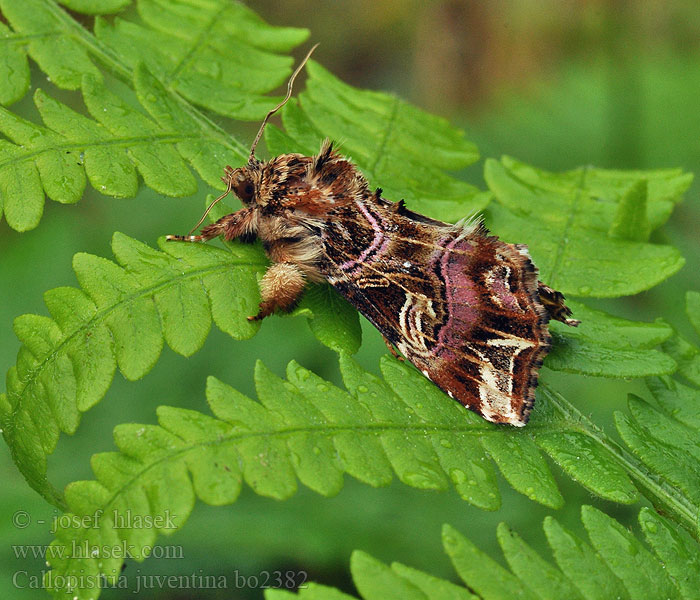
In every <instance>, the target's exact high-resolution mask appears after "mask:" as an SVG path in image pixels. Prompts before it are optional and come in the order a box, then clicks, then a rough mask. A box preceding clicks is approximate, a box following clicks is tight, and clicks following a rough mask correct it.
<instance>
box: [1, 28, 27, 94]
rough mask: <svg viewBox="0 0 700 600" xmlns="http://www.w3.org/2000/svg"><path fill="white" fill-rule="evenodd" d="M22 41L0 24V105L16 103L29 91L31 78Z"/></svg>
mask: <svg viewBox="0 0 700 600" xmlns="http://www.w3.org/2000/svg"><path fill="white" fill-rule="evenodd" d="M23 41H24V40H23V39H22V37H21V36H17V35H15V34H14V33H13V32H12V30H11V29H10V28H9V27H8V26H7V25H5V24H4V23H1V22H0V81H2V82H3V85H2V86H0V105H3V106H7V105H9V104H13V103H14V102H17V100H19V99H20V98H22V97H23V96H24V95H25V94H26V93H27V90H29V85H30V83H31V76H30V73H29V63H28V61H27V55H26V53H25V52H24V50H23V49H22V43H23Z"/></svg>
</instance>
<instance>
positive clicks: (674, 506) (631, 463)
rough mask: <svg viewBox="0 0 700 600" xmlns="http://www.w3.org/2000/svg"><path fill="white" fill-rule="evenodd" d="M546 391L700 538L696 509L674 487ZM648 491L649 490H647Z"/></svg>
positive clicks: (650, 495) (658, 505)
mask: <svg viewBox="0 0 700 600" xmlns="http://www.w3.org/2000/svg"><path fill="white" fill-rule="evenodd" d="M541 387H542V390H543V392H544V393H545V394H546V395H547V397H548V399H549V400H550V401H551V402H552V404H553V405H554V406H555V407H556V408H557V410H558V411H559V412H560V413H561V414H562V416H564V417H565V418H566V419H567V420H568V421H569V422H570V423H571V424H572V425H574V424H576V423H578V424H579V425H580V426H579V431H580V433H582V434H584V435H586V436H587V437H589V438H590V439H591V440H593V441H594V442H595V443H596V444H598V445H599V446H600V447H602V448H604V449H605V450H606V451H607V452H608V453H609V454H610V456H611V458H612V459H613V460H615V462H617V464H619V465H620V466H621V467H622V468H623V469H624V470H625V471H626V472H627V473H628V474H629V475H630V477H632V478H633V479H634V480H635V481H636V482H637V483H638V484H639V486H640V487H641V488H643V489H642V490H641V491H642V493H644V495H645V496H647V498H648V499H649V500H650V501H651V503H652V504H653V505H654V506H655V507H656V509H657V510H658V511H659V512H662V511H663V509H662V507H665V508H666V509H668V510H669V511H671V512H673V513H674V515H675V518H676V520H677V521H678V522H679V523H681V524H682V525H683V527H685V528H686V529H687V530H688V531H689V532H690V534H691V535H692V536H693V537H694V538H695V539H698V541H700V536H699V535H698V519H697V509H696V507H694V506H693V504H692V503H691V502H690V501H689V499H688V498H686V497H685V496H683V495H682V494H681V493H680V492H679V491H678V490H677V489H676V488H675V487H673V486H672V485H670V484H669V483H668V482H667V481H665V480H664V479H663V478H661V477H659V476H658V475H657V474H655V473H653V472H652V471H650V470H649V468H648V467H647V466H646V465H645V464H644V463H643V462H642V461H640V460H639V459H638V458H637V457H636V456H634V455H633V454H631V453H630V452H628V451H627V450H626V449H625V448H624V447H623V446H621V445H620V444H618V443H617V442H615V441H614V440H612V439H611V438H610V437H608V436H607V435H606V434H605V432H604V431H603V430H602V429H601V428H600V427H598V426H597V425H596V424H595V423H593V421H591V420H590V419H588V418H587V417H586V416H584V415H583V413H581V411H579V410H578V409H577V408H576V407H575V406H574V405H573V404H571V403H570V402H569V401H568V400H567V399H566V398H565V397H564V396H562V395H561V394H560V393H559V392H557V391H556V390H554V389H552V388H551V387H550V386H548V385H546V384H543V385H542V386H541ZM645 492H646V493H645Z"/></svg>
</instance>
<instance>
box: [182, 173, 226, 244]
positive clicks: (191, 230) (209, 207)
mask: <svg viewBox="0 0 700 600" xmlns="http://www.w3.org/2000/svg"><path fill="white" fill-rule="evenodd" d="M232 186H233V178H232V177H229V178H228V183H227V184H226V191H225V192H224V193H223V194H221V196H219V197H218V198H217V199H216V200H214V201H213V202H212V203H211V204H210V205H209V206H207V210H205V211H204V214H203V215H202V218H201V219H200V220H199V221H197V224H196V225H195V226H194V227H193V228H192V229H190V232H189V233H188V234H187V235H192V232H193V231H196V230H197V229H198V228H199V226H200V225H201V224H202V223H203V222H204V219H206V218H207V215H208V214H209V211H210V210H211V209H212V208H214V205H215V204H216V203H217V202H219V201H220V200H223V199H224V198H226V196H228V195H229V194H230V193H231V187H232Z"/></svg>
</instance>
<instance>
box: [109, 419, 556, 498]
mask: <svg viewBox="0 0 700 600" xmlns="http://www.w3.org/2000/svg"><path fill="white" fill-rule="evenodd" d="M266 410H267V409H266ZM223 422H225V421H223ZM542 430H543V431H548V432H550V431H561V432H566V431H569V428H568V427H562V428H559V427H552V425H551V424H547V426H546V427H542ZM166 431H167V430H166ZM407 431H408V432H411V433H413V434H414V435H417V434H421V435H423V436H424V437H427V436H428V435H430V434H440V433H451V434H459V435H464V434H467V435H478V436H480V437H483V436H487V435H500V431H499V430H498V429H495V428H492V427H491V426H488V425H480V424H470V425H469V426H464V425H447V424H444V425H428V424H426V423H423V424H414V423H399V424H393V423H369V424H367V425H361V426H352V425H335V424H329V423H319V424H317V425H316V424H314V425H307V426H292V427H287V428H281V429H276V430H274V431H247V432H235V433H233V434H231V435H228V436H224V437H222V436H219V437H217V438H216V439H212V440H206V441H198V442H194V443H190V444H189V445H186V446H184V445H183V446H181V447H179V448H178V449H177V450H175V451H173V452H168V453H167V454H164V455H163V456H162V457H160V458H158V459H157V460H155V461H153V462H149V463H148V464H144V465H143V468H142V469H141V470H139V472H138V473H136V474H135V475H134V476H133V477H131V478H130V479H128V480H127V481H126V482H125V483H124V484H123V485H121V486H120V487H119V489H118V491H115V492H114V493H113V494H112V496H111V497H110V498H109V500H108V501H107V502H106V503H105V505H104V506H105V508H109V507H110V506H111V505H112V503H113V502H114V501H115V500H116V499H117V498H118V497H119V496H120V495H121V494H122V492H123V491H124V490H127V489H128V488H129V487H131V486H132V485H137V484H138V481H139V479H141V478H142V477H144V475H145V474H146V473H148V471H150V470H151V469H153V468H155V467H157V466H159V465H161V464H163V463H164V462H169V461H173V462H175V461H177V460H178V459H179V457H180V456H181V455H183V454H186V453H188V452H190V451H193V450H199V449H201V448H206V447H209V446H218V445H222V444H225V443H229V442H240V441H245V440H249V439H262V438H284V437H287V436H292V435H296V434H301V433H308V434H317V435H318V434H328V436H327V437H331V438H332V437H334V435H338V434H341V433H348V434H351V433H352V434H373V435H377V436H379V435H381V434H382V433H406V432H407ZM329 432H332V433H329ZM169 433H170V432H169ZM172 435H175V434H172ZM176 437H177V436H176ZM243 458H244V459H245V457H243ZM142 464H143V463H142ZM343 472H344V473H345V471H344V470H343Z"/></svg>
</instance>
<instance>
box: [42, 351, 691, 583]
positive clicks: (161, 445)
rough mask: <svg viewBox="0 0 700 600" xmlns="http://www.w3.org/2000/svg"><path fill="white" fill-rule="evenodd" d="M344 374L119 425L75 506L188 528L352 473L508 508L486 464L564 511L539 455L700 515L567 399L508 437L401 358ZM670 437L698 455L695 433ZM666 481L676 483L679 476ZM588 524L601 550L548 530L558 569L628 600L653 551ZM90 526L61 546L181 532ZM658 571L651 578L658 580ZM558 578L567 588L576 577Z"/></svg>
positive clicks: (295, 370) (230, 395)
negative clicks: (336, 381) (629, 559)
mask: <svg viewBox="0 0 700 600" xmlns="http://www.w3.org/2000/svg"><path fill="white" fill-rule="evenodd" d="M341 372H342V375H343V379H344V381H345V385H346V387H347V389H348V391H349V393H348V392H345V391H343V390H341V389H339V388H336V387H335V386H333V385H331V384H330V383H328V382H326V381H324V380H323V379H321V378H319V377H317V376H316V375H314V374H313V373H311V372H310V371H308V370H306V369H304V368H302V367H300V366H299V365H297V364H296V363H290V365H289V367H288V369H287V379H286V381H285V380H282V379H280V378H278V377H277V376H275V375H274V374H273V373H271V372H270V371H269V370H267V369H266V368H265V367H264V366H263V365H262V364H258V367H257V368H256V373H255V383H256V389H257V393H258V397H259V399H260V402H255V401H253V400H251V399H249V398H247V397H245V396H243V395H242V394H240V393H239V392H237V391H236V390H234V389H232V388H230V387H228V386H227V385H225V384H223V383H221V382H220V381H218V380H216V379H214V378H210V380H209V382H208V386H207V399H208V402H209V405H210V408H211V410H212V412H213V413H214V417H210V416H206V415H203V414H201V413H198V412H196V411H193V410H184V409H178V408H171V407H161V408H159V410H158V420H159V425H158V426H145V425H135V424H129V425H120V426H118V427H117V428H116V429H115V434H114V438H115V442H116V444H117V446H118V448H119V452H113V453H104V454H98V455H95V456H94V457H93V460H92V467H93V471H94V473H95V477H96V480H95V481H80V482H75V483H73V484H70V485H69V486H68V487H67V488H66V494H65V500H66V503H67V506H68V510H69V512H70V513H71V514H75V515H77V516H79V517H85V516H89V515H92V514H95V513H99V514H109V515H115V514H122V513H123V514H129V515H131V516H132V517H133V515H139V516H140V518H142V519H150V520H158V519H161V520H162V519H163V518H164V515H168V514H171V515H178V518H177V522H176V523H173V524H170V527H171V529H177V528H179V527H181V526H182V525H183V524H184V522H185V520H186V519H187V516H188V515H189V514H190V512H191V511H192V508H193V505H194V500H195V498H200V499H201V500H203V501H204V502H207V503H209V504H213V505H221V504H227V503H230V502H233V501H235V500H236V498H237V497H238V495H239V494H240V491H241V487H242V483H243V482H244V481H245V482H246V483H247V484H248V485H249V486H250V487H251V488H252V490H253V491H254V492H255V493H257V494H259V495H262V496H267V497H271V498H276V499H285V498H289V497H290V496H292V495H293V494H294V493H295V492H296V490H297V485H298V483H297V482H300V483H302V484H303V485H304V486H306V487H308V488H310V489H312V490H314V491H316V492H317V493H319V494H322V495H324V496H330V495H333V494H336V493H337V492H338V491H339V490H340V489H341V487H342V485H343V475H344V473H348V474H349V475H352V476H354V477H356V478H357V479H358V480H360V481H363V482H365V483H369V484H370V485H375V486H378V485H387V484H388V483H390V481H391V479H392V477H393V476H394V475H396V476H397V477H398V478H399V479H400V480H401V481H402V482H403V483H405V484H406V485H409V486H412V487H416V488H419V489H438V490H443V489H446V488H447V487H448V486H454V488H455V489H456V491H457V492H458V493H459V494H460V496H461V497H462V498H464V499H465V500H467V501H468V502H470V503H472V504H474V505H476V506H479V507H481V508H486V509H492V510H493V509H496V508H498V506H499V502H500V501H499V494H498V487H497V481H496V477H495V472H494V470H493V467H492V465H491V463H490V461H489V460H488V458H491V459H493V462H494V463H495V464H496V466H497V467H498V468H499V470H500V471H501V474H502V475H503V476H504V477H505V478H506V479H507V480H508V482H509V483H510V484H511V485H512V486H513V487H514V488H515V489H516V490H518V491H520V492H522V493H523V494H525V495H526V496H528V497H529V498H531V499H533V500H535V501H537V502H540V503H542V504H545V505H548V506H552V507H558V506H561V505H562V502H563V500H562V498H561V495H560V493H559V491H558V489H557V486H556V483H555V481H554V478H553V476H552V473H551V471H550V470H549V467H548V465H547V463H546V461H545V460H544V459H543V457H542V455H541V453H540V450H539V448H540V447H541V448H542V449H543V450H545V451H546V452H547V453H548V454H550V456H552V458H553V459H554V460H555V461H556V462H558V463H559V464H561V465H562V467H563V468H564V469H565V470H566V471H568V472H569V473H570V474H572V476H574V478H576V479H578V480H579V481H580V482H581V483H582V484H583V485H585V486H586V487H587V488H589V489H590V490H592V491H594V492H595V493H597V494H599V495H601V496H603V497H606V498H608V499H611V500H614V501H617V502H626V503H631V502H634V501H636V499H637V497H638V496H637V493H636V490H635V488H634V486H632V484H631V482H630V477H634V478H635V479H636V480H637V482H638V483H639V484H640V487H642V489H644V490H645V491H646V492H647V493H648V494H649V497H650V498H651V499H652V500H653V501H654V502H655V503H656V504H658V505H660V506H664V507H665V508H666V510H667V511H668V514H669V515H671V516H672V517H673V518H675V519H677V520H678V521H679V522H681V523H683V524H684V525H685V526H686V527H688V525H689V521H688V519H689V516H688V514H687V512H684V510H685V509H686V508H687V506H688V505H689V504H690V503H692V502H693V501H695V505H694V506H695V509H696V510H697V506H698V505H697V500H696V498H695V497H694V496H693V495H692V494H688V495H687V498H686V496H682V495H681V492H683V491H685V490H684V489H683V488H681V490H680V491H673V488H671V487H670V485H661V484H660V483H659V478H658V477H657V475H656V469H655V466H656V465H655V464H654V463H653V462H651V461H650V462H649V467H648V469H647V470H643V469H642V468H641V463H638V462H635V461H634V460H631V459H630V458H629V457H628V456H627V455H626V454H625V453H624V452H623V451H621V450H620V449H619V448H617V447H616V446H615V444H614V442H612V441H611V440H609V439H608V438H606V437H605V436H604V435H603V434H602V433H601V432H600V431H598V430H597V429H596V428H595V427H594V426H593V425H592V424H591V423H590V422H587V421H586V419H585V418H583V417H582V416H580V415H576V414H575V413H571V412H567V411H570V410H571V409H570V408H569V407H568V404H567V403H566V401H565V400H563V399H562V398H561V397H560V396H559V395H557V394H553V393H547V394H545V395H544V396H543V398H544V399H545V402H544V403H543V404H544V406H543V407H542V408H541V409H538V410H537V411H535V414H534V415H533V419H532V422H531V423H530V425H529V426H528V428H527V430H517V431H514V430H503V428H499V427H498V426H496V425H493V424H487V423H485V422H484V421H482V420H481V419H479V418H478V417H477V416H476V415H473V414H471V413H467V412H465V411H464V409H463V408H462V407H460V406H459V405H457V404H456V403H455V402H454V401H452V400H451V399H449V398H447V397H446V396H445V395H444V394H442V392H440V391H439V390H438V389H437V388H435V386H433V385H432V384H431V383H430V382H428V381H427V380H426V379H425V378H424V377H422V376H421V375H420V374H419V373H418V372H417V371H416V370H415V369H412V368H411V367H409V366H407V365H405V364H403V363H401V362H399V361H396V360H394V359H389V358H388V357H387V358H385V359H384V360H383V361H382V372H383V375H384V379H383V380H382V379H380V378H378V377H376V376H374V375H372V374H370V373H368V372H366V371H364V370H363V369H361V368H360V367H359V365H358V364H357V363H356V362H355V361H354V360H353V359H352V358H350V357H349V356H348V355H346V354H342V355H341ZM633 414H635V413H634V411H633ZM553 432H556V433H553ZM671 433H672V434H673V435H675V436H676V438H677V439H678V442H677V444H679V445H685V446H684V448H683V450H685V451H689V450H688V448H687V447H686V446H687V441H685V438H681V437H680V436H678V432H677V431H673V432H671ZM623 437H624V435H623ZM630 445H631V446H632V444H630ZM518 461H520V462H518ZM662 475H663V476H664V477H668V471H666V472H663V473H662ZM681 501H685V502H686V505H682V504H681ZM115 511H116V512H115ZM78 521H80V519H75V520H71V521H70V522H71V523H77V522H78ZM584 523H585V525H586V527H587V529H588V530H589V533H590V535H591V539H592V541H593V544H594V546H595V548H596V550H597V552H598V553H599V554H600V556H599V555H598V554H596V553H595V552H594V551H593V550H592V549H591V548H590V547H589V546H587V545H586V544H584V543H583V542H581V541H580V540H578V539H577V538H576V537H575V536H573V535H572V534H570V533H569V532H567V531H565V530H564V529H563V528H562V527H561V526H560V525H559V524H557V523H556V522H555V521H553V520H547V521H546V522H545V530H546V533H547V535H548V538H549V540H550V544H551V545H552V547H553V549H554V551H555V556H556V559H557V562H558V564H559V566H560V568H561V569H562V570H563V572H564V573H566V574H567V575H568V576H569V578H570V579H572V580H573V579H574V575H575V574H576V573H578V572H580V571H581V569H584V570H587V571H590V572H592V573H593V572H594V573H595V574H596V575H595V577H592V578H591V580H590V581H589V582H588V583H587V584H585V585H586V586H588V587H586V589H581V590H580V591H581V593H582V594H583V595H584V596H585V597H590V596H591V594H593V592H594V591H595V590H598V589H614V590H616V593H620V594H621V597H626V596H625V595H626V592H625V589H624V586H623V585H622V584H621V583H620V582H619V581H618V578H620V579H622V580H623V581H624V580H625V579H626V578H629V577H632V575H631V574H630V573H631V572H630V571H629V569H627V568H626V567H624V565H622V566H621V565H619V564H618V563H617V562H616V560H617V558H616V557H617V556H618V555H619V554H620V552H622V551H629V552H634V553H635V556H637V555H639V556H637V558H636V559H635V560H637V561H642V562H643V561H648V560H649V558H648V556H647V555H646V554H643V553H640V552H641V551H639V550H634V549H631V550H630V544H631V543H632V542H630V541H629V540H627V541H626V540H625V538H624V532H623V531H622V530H620V529H619V528H617V529H615V531H616V534H615V535H616V536H617V537H611V536H610V535H609V534H606V535H607V536H608V539H606V538H605V535H603V534H602V533H599V531H602V530H603V529H604V528H605V527H607V525H605V524H603V525H601V521H600V518H599V516H598V515H597V514H595V513H592V514H589V513H584ZM690 523H691V524H693V523H694V521H692V520H691V521H690ZM615 527H617V526H615ZM86 529H87V530H86V531H84V532H82V533H81V531H80V528H79V527H77V528H76V527H69V528H68V529H66V530H65V531H61V532H59V533H58V534H57V541H56V543H57V544H63V545H69V544H74V545H76V547H81V548H82V547H83V546H84V545H85V544H86V543H87V544H89V545H95V546H102V545H104V544H103V543H106V542H107V541H109V540H112V541H114V538H115V536H116V543H117V544H118V543H121V542H122V541H124V542H125V543H128V544H130V545H134V546H135V547H136V548H141V547H146V546H148V547H150V546H152V545H153V542H154V539H155V536H156V535H157V534H168V533H171V532H172V531H171V530H170V529H167V528H165V527H161V528H160V529H158V528H155V529H153V528H151V529H148V530H146V531H143V529H140V528H134V529H133V530H126V531H122V530H121V529H119V528H117V527H115V526H114V524H113V523H112V524H110V522H108V521H105V522H104V524H103V526H102V527H101V528H100V531H95V528H94V527H89V528H86ZM458 545H459V547H460V548H462V549H461V550H459V552H457V550H455V553H456V554H459V556H460V557H461V558H460V559H459V561H458V562H459V564H460V565H462V567H460V568H461V569H462V571H464V572H463V573H462V575H463V576H464V577H469V578H473V577H476V576H477V575H476V574H475V573H474V572H472V571H473V569H472V570H471V571H470V570H469V569H468V568H467V565H469V564H471V563H472V561H473V558H474V557H473V556H471V554H473V553H474V552H476V550H474V549H473V548H472V549H471V550H469V553H471V554H470V556H466V555H465V556H462V555H463V554H464V552H466V550H464V548H463V544H462V543H461V542H460V544H458ZM511 545H512V544H511ZM516 546H517V544H516ZM136 556H137V557H141V558H143V556H142V555H141V554H138V553H137V554H136ZM601 556H602V558H601ZM98 558H99V557H95V563H99V562H100V561H99V560H98ZM606 561H607V563H606ZM516 562H517V561H516ZM109 566H110V568H115V569H116V570H115V571H113V572H111V574H112V576H113V575H114V573H116V574H118V573H119V570H118V567H119V566H120V565H116V566H115V565H114V563H109ZM54 568H55V570H56V573H57V574H59V575H61V574H63V575H65V574H66V572H67V571H69V572H72V570H73V569H77V568H80V569H87V570H89V571H90V572H92V571H94V570H95V569H97V570H98V571H99V570H100V569H101V567H97V566H95V564H92V565H86V564H85V562H84V559H82V558H81V560H80V561H77V562H72V561H71V560H70V555H67V557H66V558H65V560H64V561H62V562H60V563H55V565H54ZM499 568H500V567H499ZM494 569H495V567H494V568H493V569H492V568H490V567H489V569H487V570H486V571H489V572H490V573H491V574H490V575H489V576H488V577H487V576H484V577H485V579H484V585H486V583H488V586H487V587H488V588H489V589H491V590H492V592H490V593H491V594H492V595H493V596H494V597H496V596H497V593H498V592H497V590H499V589H506V588H508V587H511V586H513V585H515V579H514V577H515V576H514V575H513V574H510V573H508V572H506V571H498V569H495V570H496V571H498V572H497V573H495V574H494ZM650 569H651V567H649V568H648V569H647V572H649V573H650V574H651V575H653V573H654V571H653V570H650ZM514 570H515V571H516V572H517V570H518V569H517V568H515V567H514ZM486 571H485V572H486ZM106 574H107V575H109V573H106ZM550 576H551V578H554V579H557V580H558V584H557V585H558V586H559V587H560V588H562V589H563V588H564V587H565V585H566V583H567V582H566V580H565V579H562V578H561V577H560V576H559V575H558V574H557V575H556V576H555V575H552V574H551V573H550V575H548V577H550ZM542 585H544V584H542ZM577 585H578V583H577ZM630 585H632V584H630ZM634 585H637V584H634ZM640 585H643V584H640ZM628 587H629V586H628ZM418 588H420V586H418ZM589 588H590V589H589ZM474 589H476V588H474ZM640 589H641V588H640ZM633 596H634V595H633Z"/></svg>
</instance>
